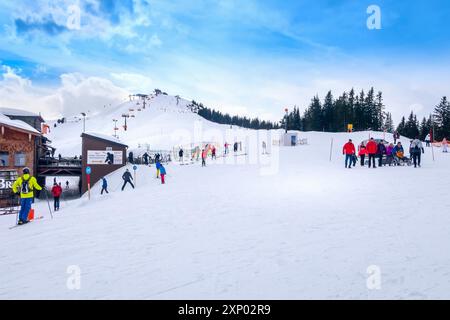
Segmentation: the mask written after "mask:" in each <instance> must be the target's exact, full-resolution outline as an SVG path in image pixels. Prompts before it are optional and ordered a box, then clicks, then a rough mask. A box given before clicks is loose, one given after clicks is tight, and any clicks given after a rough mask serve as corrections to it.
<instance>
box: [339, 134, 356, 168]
mask: <svg viewBox="0 0 450 320" xmlns="http://www.w3.org/2000/svg"><path fill="white" fill-rule="evenodd" d="M355 152H356V150H355V145H354V144H353V142H352V139H349V140H348V142H347V143H346V144H345V145H344V147H343V148H342V154H343V155H345V168H348V169H351V168H352V162H353V155H354V154H355Z"/></svg>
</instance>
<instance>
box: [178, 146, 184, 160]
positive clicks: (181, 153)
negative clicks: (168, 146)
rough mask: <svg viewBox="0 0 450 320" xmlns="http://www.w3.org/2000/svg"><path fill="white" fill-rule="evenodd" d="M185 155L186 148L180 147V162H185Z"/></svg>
mask: <svg viewBox="0 0 450 320" xmlns="http://www.w3.org/2000/svg"><path fill="white" fill-rule="evenodd" d="M183 155H184V150H183V149H182V148H180V151H178V157H180V162H183Z"/></svg>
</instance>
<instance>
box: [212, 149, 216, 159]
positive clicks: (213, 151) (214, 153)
mask: <svg viewBox="0 0 450 320" xmlns="http://www.w3.org/2000/svg"><path fill="white" fill-rule="evenodd" d="M211 159H216V147H215V146H213V147H212V149H211Z"/></svg>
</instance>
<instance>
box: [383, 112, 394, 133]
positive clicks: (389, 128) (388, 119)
mask: <svg viewBox="0 0 450 320" xmlns="http://www.w3.org/2000/svg"><path fill="white" fill-rule="evenodd" d="M383 130H385V131H386V132H389V133H394V121H393V120H392V114H391V113H390V112H387V113H386V115H385V121H384V125H383Z"/></svg>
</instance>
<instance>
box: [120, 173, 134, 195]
mask: <svg viewBox="0 0 450 320" xmlns="http://www.w3.org/2000/svg"><path fill="white" fill-rule="evenodd" d="M122 179H123V186H122V191H123V190H124V189H125V186H126V185H127V183H129V184H130V185H131V187H133V189H134V184H133V182H131V181H132V180H133V177H132V176H131V173H130V170H128V169H127V170H126V171H125V173H124V174H123V176H122Z"/></svg>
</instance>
